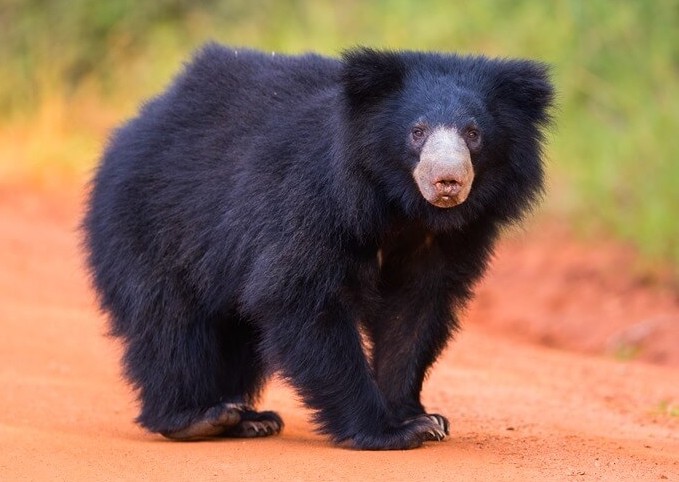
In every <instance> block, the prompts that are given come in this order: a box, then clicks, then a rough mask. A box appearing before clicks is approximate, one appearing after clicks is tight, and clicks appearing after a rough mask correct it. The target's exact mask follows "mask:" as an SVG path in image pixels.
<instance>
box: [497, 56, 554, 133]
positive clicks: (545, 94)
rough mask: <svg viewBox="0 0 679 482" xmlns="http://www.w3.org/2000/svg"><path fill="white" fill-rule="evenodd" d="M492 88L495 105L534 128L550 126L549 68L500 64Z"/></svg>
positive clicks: (513, 62)
mask: <svg viewBox="0 0 679 482" xmlns="http://www.w3.org/2000/svg"><path fill="white" fill-rule="evenodd" d="M496 68H497V69H496V75H495V78H494V82H493V84H492V85H491V89H490V90H491V96H492V97H493V99H494V101H495V103H496V105H500V106H503V105H504V106H508V107H510V111H511V112H514V113H519V114H521V116H522V117H523V118H524V119H527V120H528V121H529V122H531V123H533V124H535V125H543V126H544V125H547V124H549V123H550V122H551V113H550V111H551V108H552V106H553V104H554V87H553V86H552V83H551V81H550V73H549V66H547V65H546V64H543V63H541V62H534V61H530V60H508V61H500V62H499V63H498V64H497V65H496Z"/></svg>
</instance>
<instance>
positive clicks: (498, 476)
mask: <svg viewBox="0 0 679 482" xmlns="http://www.w3.org/2000/svg"><path fill="white" fill-rule="evenodd" d="M79 195H80V193H79V192H78V191H77V190H74V191H73V192H71V193H68V195H60V196H59V199H57V197H55V196H54V195H52V196H46V195H37V194H30V193H26V192H21V191H18V190H9V189H2V190H0V267H1V268H0V330H1V331H0V384H1V387H2V392H0V480H2V481H5V480H6V481H10V480H69V481H70V480H88V481H96V480H193V481H197V480H243V479H246V478H248V479H253V480H465V481H466V480H516V481H525V480H541V481H542V480H569V481H570V480H611V481H619V480H634V481H639V480H679V408H678V407H679V362H678V361H677V360H679V358H677V357H678V356H679V355H678V353H679V338H678V337H677V333H676V327H677V326H679V302H677V299H676V295H675V294H672V292H671V291H669V290H667V289H665V288H663V287H662V286H657V284H656V283H652V282H648V281H647V280H646V281H644V280H641V281H640V280H639V279H636V278H635V277H634V276H631V275H629V266H630V264H629V263H628V262H627V261H629V260H630V259H631V258H629V256H631V255H630V254H629V253H628V252H627V251H625V250H622V251H619V252H618V251H616V250H612V251H611V250H610V249H601V250H599V249H595V250H592V249H588V248H587V247H586V246H582V245H577V244H574V243H572V242H570V241H568V240H567V237H565V236H561V235H560V234H559V233H558V232H557V233H556V235H555V233H554V231H551V234H550V232H548V231H549V230H542V229H534V228H532V229H530V230H528V231H527V233H526V234H523V235H520V236H518V237H517V236H514V237H513V239H511V240H510V241H509V242H506V243H504V244H503V245H502V247H501V249H500V250H499V255H498V258H497V260H496V263H495V265H494V269H493V270H492V272H491V273H490V275H489V276H488V279H487V280H486V282H485V283H484V284H483V286H482V287H481V288H480V291H479V297H478V299H477V301H476V302H475V304H474V306H473V307H472V308H471V309H470V311H469V312H468V314H467V315H466V316H465V317H464V319H465V323H464V324H465V327H464V330H463V332H462V333H460V334H459V335H458V337H457V340H456V341H455V342H454V343H452V344H451V346H450V348H449V349H448V350H447V351H446V352H445V354H444V356H443V357H442V359H441V360H440V361H439V363H438V364H437V365H436V367H435V369H434V370H433V371H432V373H431V376H430V377H429V379H428V381H427V383H426V386H425V390H424V399H425V402H426V405H427V406H428V408H429V409H430V410H432V411H434V412H440V413H443V414H446V415H448V417H449V418H450V419H451V422H452V430H451V436H450V437H449V438H448V439H447V440H446V441H445V442H441V443H429V444H427V445H426V446H425V447H423V448H421V449H418V450H413V451H407V452H388V453H385V452H379V453H375V452H356V451H350V450H346V449H339V448H336V447H333V446H331V445H329V444H328V442H327V441H326V440H325V439H324V438H322V437H320V436H317V435H315V434H314V433H313V431H312V427H311V425H310V424H309V423H308V421H307V418H308V415H309V414H308V412H307V411H306V410H305V409H304V408H303V407H301V406H300V404H299V403H298V402H297V401H296V399H295V396H294V393H293V392H292V391H291V390H290V389H289V388H288V387H286V386H284V385H283V384H282V383H280V382H274V383H273V384H272V385H271V386H270V388H269V389H268V391H267V393H266V396H265V400H264V403H263V404H262V406H263V407H265V408H271V409H276V410H278V411H279V412H280V414H281V415H282V416H283V418H284V419H285V421H286V427H285V430H284V432H283V433H282V434H281V435H280V436H278V437H274V438H269V439H261V440H249V441H243V440H222V441H215V442H212V441H210V442H197V443H176V442H168V441H165V440H164V439H162V438H160V437H158V436H154V435H150V434H146V433H144V432H143V431H141V430H140V429H139V428H137V427H136V426H135V425H134V424H133V423H132V419H133V418H134V416H135V412H136V409H135V403H134V397H133V395H132V393H131V392H130V390H129V388H128V387H127V386H126V385H125V383H124V382H123V381H122V380H121V378H120V373H119V368H118V355H119V347H118V346H116V344H115V342H114V341H113V340H111V339H109V338H106V337H105V336H104V332H105V330H106V328H105V321H104V319H103V317H102V316H101V315H100V314H99V313H98V312H97V310H96V308H95V306H94V301H93V296H92V292H91V291H90V289H89V287H88V284H87V280H86V277H85V276H84V273H83V270H82V263H81V257H80V255H79V251H78V237H77V235H76V225H77V222H78V218H79V207H78V206H79V203H78V197H79ZM62 197H63V198H67V199H61V198H62ZM599 252H602V253H605V255H603V256H601V255H598V254H592V253H599ZM555 253H556V254H555ZM616 253H618V254H616ZM535 342H538V343H535ZM546 345H549V346H546ZM554 347H566V348H569V349H570V350H568V351H566V350H561V349H556V348H554ZM616 356H617V357H618V358H620V357H630V356H631V357H635V358H636V359H637V361H631V362H630V361H624V362H623V361H620V360H618V359H616ZM639 359H641V360H646V361H638V360H639ZM647 361H651V362H654V364H651V363H647Z"/></svg>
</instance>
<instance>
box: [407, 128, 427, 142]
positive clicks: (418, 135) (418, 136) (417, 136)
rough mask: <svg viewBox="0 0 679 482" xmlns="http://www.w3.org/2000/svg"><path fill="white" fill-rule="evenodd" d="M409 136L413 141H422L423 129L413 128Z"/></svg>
mask: <svg viewBox="0 0 679 482" xmlns="http://www.w3.org/2000/svg"><path fill="white" fill-rule="evenodd" d="M410 135H411V136H412V138H413V140H414V141H417V142H419V141H421V140H422V139H424V129H423V128H422V127H413V129H412V130H411V131H410Z"/></svg>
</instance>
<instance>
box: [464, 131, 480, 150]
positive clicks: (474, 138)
mask: <svg viewBox="0 0 679 482" xmlns="http://www.w3.org/2000/svg"><path fill="white" fill-rule="evenodd" d="M464 136H465V138H466V139H467V145H468V146H469V149H472V150H478V149H479V148H480V147H481V133H480V132H479V131H478V130H477V129H475V128H473V127H471V128H469V129H467V130H466V131H465V133H464Z"/></svg>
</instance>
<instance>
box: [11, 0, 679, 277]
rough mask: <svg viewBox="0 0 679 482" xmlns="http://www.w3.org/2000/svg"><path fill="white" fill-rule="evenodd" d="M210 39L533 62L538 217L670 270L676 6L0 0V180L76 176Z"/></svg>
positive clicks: (44, 181) (422, 0) (61, 180)
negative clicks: (541, 93) (544, 105)
mask: <svg viewBox="0 0 679 482" xmlns="http://www.w3.org/2000/svg"><path fill="white" fill-rule="evenodd" d="M210 39H213V40H217V41H220V42H224V43H228V44H231V45H238V46H251V47H256V48H261V49H265V50H276V51H279V52H289V53H296V52H302V51H308V50H314V51H320V52H323V53H326V54H331V55H335V54H337V53H339V52H341V51H342V50H343V49H345V48H348V47H351V46H354V45H359V44H361V45H369V46H373V47H381V48H391V49H426V50H439V51H457V52H462V53H475V54H478V53H481V54H486V55H491V56H503V57H532V58H537V59H541V60H543V61H545V62H548V63H549V64H551V65H552V66H553V76H554V80H555V83H556V85H557V89H558V92H559V96H558V103H559V108H558V111H557V112H556V121H557V124H556V128H555V129H554V131H553V133H552V134H551V136H550V142H549V150H548V159H549V173H550V184H551V186H550V194H549V196H548V198H547V203H546V212H547V213H548V214H550V215H551V214H556V215H559V216H563V219H565V220H567V222H571V223H572V224H574V225H575V226H578V227H579V228H580V229H581V231H582V232H584V233H602V232H603V233H607V234H608V233H612V234H614V235H616V236H618V237H620V238H622V239H624V240H627V241H629V242H631V243H633V244H634V245H635V246H636V247H637V248H639V250H640V251H641V252H642V253H643V254H644V258H643V259H644V260H645V262H646V263H650V264H652V263H656V264H666V265H668V266H670V267H671V268H672V269H673V270H674V271H675V272H679V222H677V221H676V219H675V218H674V216H675V211H676V210H677V208H678V207H679V159H678V157H679V0H654V1H646V0H619V1H612V0H610V1H609V0H554V1H545V2H541V1H536V0H476V1H474V2H470V1H450V0H429V1H428V0H413V1H407V0H376V1H371V2H363V1H358V0H342V1H341V2H338V1H324V0H323V1H322V0H313V1H302V0H297V1H296V0H155V1H151V0H148V1H145V0H110V1H95V0H0V66H1V67H0V69H1V71H0V72H1V73H2V75H0V185H1V184H13V183H29V184H32V185H37V186H40V187H45V188H56V189H64V188H70V187H72V186H73V185H74V181H75V182H77V183H80V182H84V180H86V179H87V177H88V175H89V172H91V170H92V168H93V166H94V165H95V163H96V160H97V157H98V155H99V153H100V151H101V149H102V145H103V144H104V143H105V140H106V136H107V135H108V133H109V132H110V130H111V129H112V128H113V127H114V126H115V125H117V124H119V123H121V122H122V121H123V120H124V119H125V118H127V117H129V116H131V115H133V114H134V112H135V110H136V108H137V106H138V105H139V103H140V102H142V101H143V100H144V99H146V98H148V97H150V96H152V95H153V94H154V93H156V92H158V91H159V90H161V89H162V88H163V87H164V85H166V84H167V83H168V82H169V80H170V79H171V77H172V76H173V74H174V73H175V72H176V71H177V70H178V69H179V68H180V67H181V63H182V61H183V60H185V59H186V57H187V56H188V55H190V52H191V51H192V50H193V49H195V48H196V47H198V46H199V45H200V44H202V43H203V42H205V41H207V40H210Z"/></svg>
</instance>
